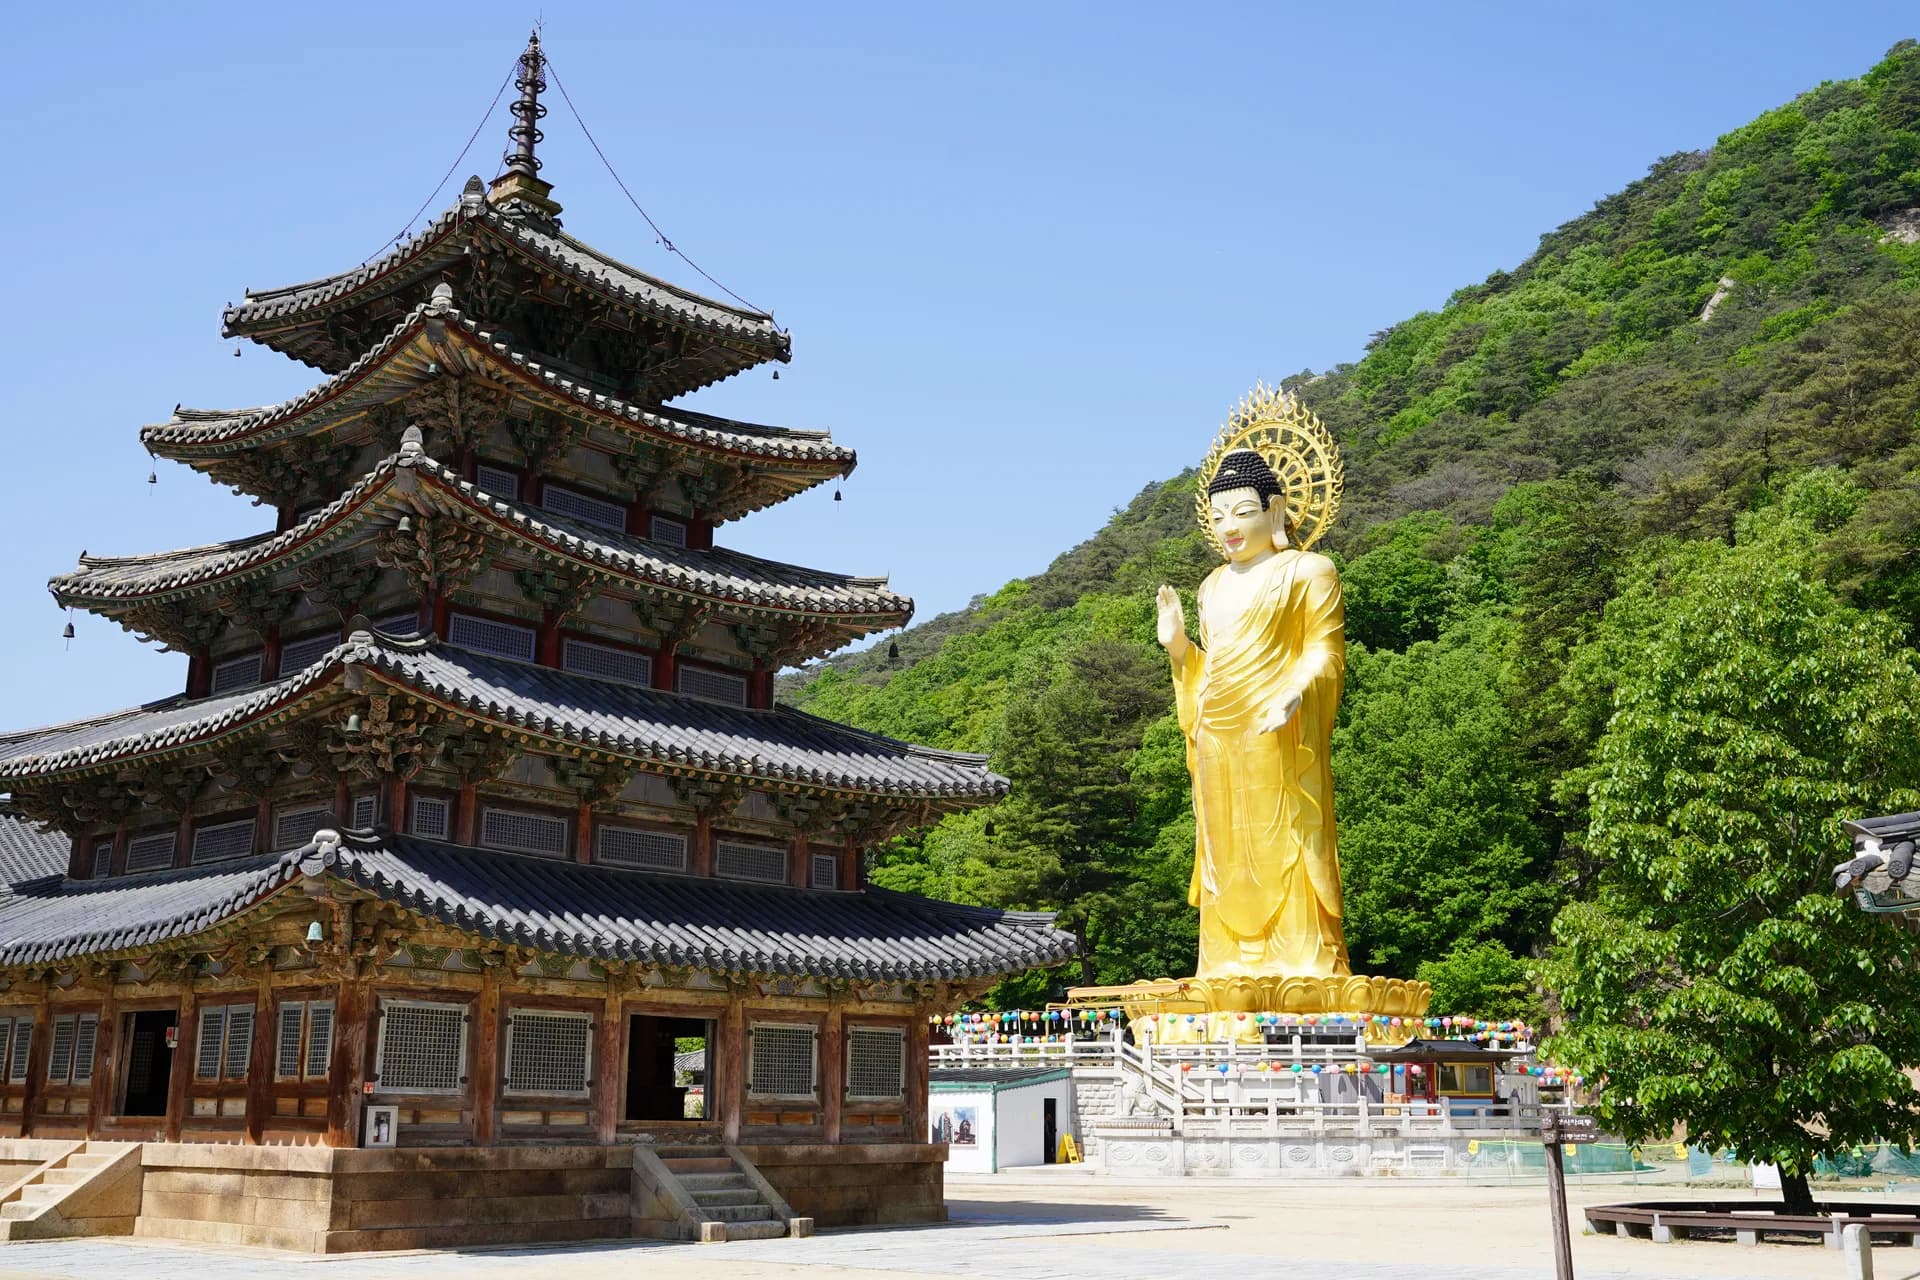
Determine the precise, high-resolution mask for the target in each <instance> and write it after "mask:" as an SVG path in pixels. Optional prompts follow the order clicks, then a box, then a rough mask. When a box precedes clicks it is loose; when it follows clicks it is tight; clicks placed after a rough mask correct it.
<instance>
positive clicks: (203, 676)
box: [187, 645, 213, 698]
mask: <svg viewBox="0 0 1920 1280" xmlns="http://www.w3.org/2000/svg"><path fill="white" fill-rule="evenodd" d="M211 692H213V657H212V655H211V654H209V653H208V652H207V647H206V646H205V645H201V646H200V647H199V648H198V649H195V650H194V651H193V652H192V653H191V654H189V655H188V656H187V696H188V697H189V698H204V697H206V696H207V695H208V694H209V693H211Z"/></svg>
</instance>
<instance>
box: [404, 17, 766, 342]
mask: <svg viewBox="0 0 1920 1280" xmlns="http://www.w3.org/2000/svg"><path fill="white" fill-rule="evenodd" d="M541 61H543V62H545V63H546V64H547V70H548V71H550V72H552V73H553V87H554V88H556V89H558V90H559V91H560V100H561V101H562V102H564V103H566V104H567V111H568V113H569V114H570V115H572V116H573V122H574V123H575V124H577V125H579V126H580V132H581V133H583V134H585V135H586V139H587V145H588V146H590V147H592V148H593V154H595V155H596V156H599V157H600V163H601V164H603V165H605V166H606V169H607V176H608V177H610V178H612V179H613V184H614V185H615V186H616V187H619V188H620V194H621V195H623V196H625V197H626V198H627V203H628V204H630V205H632V206H633V211H634V212H635V213H637V214H639V215H640V217H641V218H642V220H644V221H645V222H646V224H647V225H648V226H649V227H651V228H652V229H653V235H654V239H656V240H658V241H659V242H660V247H661V248H663V249H665V250H666V251H667V252H668V253H670V254H672V255H673V256H674V257H676V258H678V259H680V261H682V262H684V263H686V264H687V265H688V266H689V267H691V268H692V269H693V270H694V271H696V272H697V273H699V275H700V277H701V278H702V279H703V280H705V281H706V282H707V283H708V284H710V285H712V286H713V287H714V288H716V289H718V290H719V291H720V292H722V293H724V294H726V295H727V296H728V297H729V298H732V299H733V300H734V301H735V302H737V303H739V304H740V305H741V306H743V307H745V308H746V309H747V310H749V311H752V312H754V313H756V314H758V315H763V316H765V317H766V318H767V319H769V320H771V319H773V312H771V311H768V310H767V309H766V308H765V307H756V306H754V305H753V303H751V302H748V301H747V300H746V299H745V298H743V297H741V296H740V295H739V294H737V293H735V292H734V291H733V290H731V289H729V288H727V286H725V285H724V284H721V283H720V282H719V281H718V280H716V279H714V278H713V276H712V274H711V273H709V272H708V271H707V270H706V269H705V268H704V267H702V266H701V265H700V264H699V263H697V262H695V261H694V260H693V259H692V258H689V257H688V256H687V255H686V254H685V253H684V252H683V251H682V250H681V248H680V246H678V245H676V244H675V243H674V242H673V241H672V240H671V239H669V238H668V236H667V233H666V232H664V231H662V230H661V229H660V224H659V223H657V222H655V221H654V220H653V215H651V214H649V213H648V212H647V211H646V210H645V209H643V208H641V207H640V202H639V201H638V200H636V199H635V198H634V195H633V192H632V191H630V190H628V189H627V184H626V180H625V179H623V178H621V176H620V174H619V173H618V172H617V171H616V170H615V169H614V167H613V161H611V160H609V159H607V153H606V152H604V151H602V150H601V149H600V142H599V140H598V139H596V138H595V137H594V136H593V130H591V129H589V128H587V122H586V121H585V120H583V119H581V118H580V108H578V107H576V106H574V105H573V95H572V94H570V93H568V92H567V86H566V83H565V82H564V81H562V80H561V79H560V70H559V68H557V67H555V66H554V65H553V59H552V58H549V57H545V56H544V55H543V56H542V58H541ZM496 101H497V99H496ZM455 163H458V162H457V161H456V162H455ZM442 185H445V184H444V182H443V183H442ZM434 194H436V195H437V194H439V193H438V192H437V191H436V192H435V193H434ZM415 216H416V217H417V216H418V215H417V214H416V215H415Z"/></svg>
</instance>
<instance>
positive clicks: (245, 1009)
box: [193, 1004, 253, 1080]
mask: <svg viewBox="0 0 1920 1280" xmlns="http://www.w3.org/2000/svg"><path fill="white" fill-rule="evenodd" d="M252 1054H253V1006H252V1005H250V1004H228V1005H210V1006H208V1007H206V1008H203V1009H201V1010H200V1043H199V1045H198V1047H197V1049H196V1050H195V1053H194V1063H193V1075H194V1079H196V1080H245V1079H246V1078H247V1060H248V1058H249V1057H251V1056H252Z"/></svg>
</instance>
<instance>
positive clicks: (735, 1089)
mask: <svg viewBox="0 0 1920 1280" xmlns="http://www.w3.org/2000/svg"><path fill="white" fill-rule="evenodd" d="M721 1035H722V1040H721V1047H722V1050H723V1052H722V1053H721V1054H720V1055H719V1065H720V1067H721V1071H720V1073H719V1074H720V1080H719V1082H718V1083H719V1087H718V1088H713V1082H711V1081H709V1083H708V1087H709V1088H711V1089H713V1092H714V1094H715V1095H716V1098H717V1100H718V1101H719V1104H720V1132H721V1134H722V1135H723V1136H724V1137H725V1138H726V1140H727V1141H728V1142H734V1143H737V1142H739V1141H740V1125H741V1121H743V1120H744V1119H745V1118H746V1111H747V1063H748V1061H749V1057H748V1055H749V1054H750V1052H751V1049H750V1047H749V1046H748V1044H747V1011H746V1009H745V1008H744V1007H743V1006H742V1005H741V1003H740V1001H739V1000H738V999H737V998H736V999H734V1000H731V1001H729V1002H728V1003H727V1016H726V1019H725V1020H724V1021H723V1022H722V1024H721ZM708 1061H709V1062H712V1061H713V1057H712V1055H711V1053H709V1057H708ZM709 1074H712V1073H711V1072H710V1073H709Z"/></svg>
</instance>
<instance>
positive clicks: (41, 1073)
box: [20, 1000, 53, 1138]
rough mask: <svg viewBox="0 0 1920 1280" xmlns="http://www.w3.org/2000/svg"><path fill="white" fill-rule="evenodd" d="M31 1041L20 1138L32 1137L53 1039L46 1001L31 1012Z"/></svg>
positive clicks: (21, 1114)
mask: <svg viewBox="0 0 1920 1280" xmlns="http://www.w3.org/2000/svg"><path fill="white" fill-rule="evenodd" d="M32 1034H33V1041H32V1043H30V1044H29V1045H28V1046H27V1082H26V1084H27V1087H26V1090H25V1092H24V1093H23V1094H22V1095H21V1098H20V1136H21V1137H23V1138H31V1137H32V1136H33V1118H34V1117H33V1113H34V1111H35V1110H37V1109H38V1108H39V1106H40V1090H41V1088H42V1087H43V1086H44V1085H45V1083H46V1079H47V1042H48V1041H49V1040H51V1039H53V1010H52V1009H51V1008H50V1007H49V1006H48V1005H47V1003H46V1001H44V1000H42V1001H41V1002H40V1007H39V1008H37V1009H35V1010H34V1011H33V1033H32Z"/></svg>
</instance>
